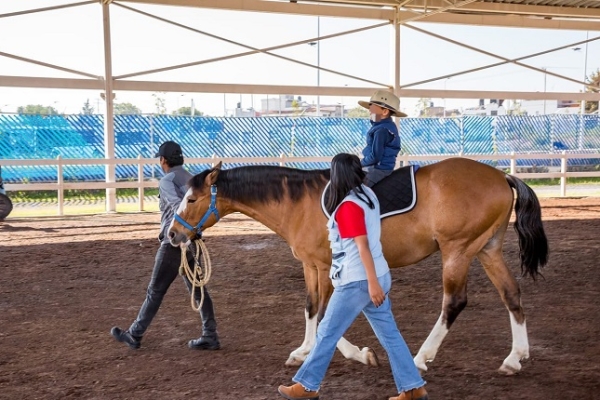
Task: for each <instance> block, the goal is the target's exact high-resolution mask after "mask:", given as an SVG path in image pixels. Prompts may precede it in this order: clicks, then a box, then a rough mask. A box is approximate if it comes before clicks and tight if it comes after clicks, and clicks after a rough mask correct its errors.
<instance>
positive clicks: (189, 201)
mask: <svg viewBox="0 0 600 400" xmlns="http://www.w3.org/2000/svg"><path fill="white" fill-rule="evenodd" d="M195 202H196V199H188V203H195Z"/></svg>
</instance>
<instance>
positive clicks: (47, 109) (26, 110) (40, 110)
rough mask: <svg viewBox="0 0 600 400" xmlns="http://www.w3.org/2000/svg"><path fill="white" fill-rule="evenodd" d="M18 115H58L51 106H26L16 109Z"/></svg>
mask: <svg viewBox="0 0 600 400" xmlns="http://www.w3.org/2000/svg"><path fill="white" fill-rule="evenodd" d="M17 113H19V114H37V115H58V111H56V109H55V108H54V107H52V106H42V105H41V104H36V105H34V104H28V105H26V106H24V107H23V106H21V107H19V108H17Z"/></svg>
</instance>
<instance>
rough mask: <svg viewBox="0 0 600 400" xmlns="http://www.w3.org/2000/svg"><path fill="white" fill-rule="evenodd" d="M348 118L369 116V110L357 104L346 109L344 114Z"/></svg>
mask: <svg viewBox="0 0 600 400" xmlns="http://www.w3.org/2000/svg"><path fill="white" fill-rule="evenodd" d="M346 116H347V117H348V118H369V110H367V109H366V108H364V107H361V106H358V107H354V108H353V109H351V110H348V114H347V115H346Z"/></svg>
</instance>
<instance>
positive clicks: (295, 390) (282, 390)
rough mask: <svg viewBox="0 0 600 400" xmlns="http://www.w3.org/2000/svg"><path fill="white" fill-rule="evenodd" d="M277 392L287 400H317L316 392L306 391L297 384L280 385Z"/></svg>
mask: <svg viewBox="0 0 600 400" xmlns="http://www.w3.org/2000/svg"><path fill="white" fill-rule="evenodd" d="M277 391H278V392H279V394H280V395H282V396H283V397H285V398H286V399H288V400H319V392H318V391H317V390H306V389H304V386H302V385H301V384H299V383H295V384H293V385H292V386H283V385H281V386H279V389H277Z"/></svg>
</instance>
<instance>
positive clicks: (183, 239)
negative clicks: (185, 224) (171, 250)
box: [169, 230, 190, 247]
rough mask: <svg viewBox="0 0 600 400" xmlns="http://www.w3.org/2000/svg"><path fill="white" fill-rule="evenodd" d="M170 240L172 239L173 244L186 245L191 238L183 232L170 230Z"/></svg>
mask: <svg viewBox="0 0 600 400" xmlns="http://www.w3.org/2000/svg"><path fill="white" fill-rule="evenodd" d="M169 240H170V241H171V245H172V246H175V247H178V246H186V245H187V244H188V243H189V241H190V239H189V238H188V237H187V236H186V235H185V234H183V233H180V232H175V231H173V230H170V231H169Z"/></svg>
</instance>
